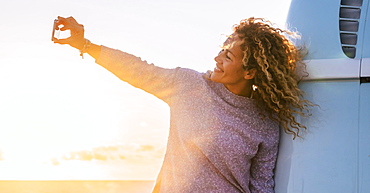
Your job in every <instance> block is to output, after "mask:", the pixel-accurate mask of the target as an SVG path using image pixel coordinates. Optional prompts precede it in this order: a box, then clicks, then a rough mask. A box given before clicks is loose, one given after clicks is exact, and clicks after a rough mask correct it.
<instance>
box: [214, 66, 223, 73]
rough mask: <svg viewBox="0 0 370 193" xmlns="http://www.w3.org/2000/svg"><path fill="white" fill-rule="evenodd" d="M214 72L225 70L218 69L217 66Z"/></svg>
mask: <svg viewBox="0 0 370 193" xmlns="http://www.w3.org/2000/svg"><path fill="white" fill-rule="evenodd" d="M214 72H223V70H221V69H220V68H219V67H217V66H216V67H215V68H214Z"/></svg>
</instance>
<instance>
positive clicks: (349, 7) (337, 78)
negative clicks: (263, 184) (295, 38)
mask: <svg viewBox="0 0 370 193" xmlns="http://www.w3.org/2000/svg"><path fill="white" fill-rule="evenodd" d="M369 12H370V9H369V0H292V2H291V7H290V11H289V14H288V19H287V23H288V24H289V25H290V26H294V27H295V28H296V30H297V31H299V32H300V33H301V36H302V38H301V42H298V44H302V43H304V44H305V45H306V47H308V49H309V54H308V55H307V57H306V61H307V69H308V72H309V74H310V76H309V78H307V79H306V80H305V81H303V82H302V83H301V87H302V89H303V90H304V91H306V93H307V98H308V99H309V100H311V101H312V102H314V103H316V104H318V105H320V108H316V109H314V110H313V111H312V114H313V116H312V117H310V118H300V119H301V121H302V122H303V123H304V124H305V125H307V127H308V129H307V132H306V133H305V134H304V135H303V139H296V140H292V137H291V135H287V134H284V133H282V135H281V143H280V149H279V157H278V162H277V167H276V175H275V181H276V186H275V191H276V193H369V192H370V13H369ZM290 29H291V28H290Z"/></svg>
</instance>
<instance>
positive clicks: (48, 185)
mask: <svg viewBox="0 0 370 193" xmlns="http://www.w3.org/2000/svg"><path fill="white" fill-rule="evenodd" d="M153 183H154V181H128V180H116V181H101V180H89V181H83V180H70V181H68V180H62V181H57V180H50V181H7V180H2V181H0V193H150V192H151V190H152V187H153Z"/></svg>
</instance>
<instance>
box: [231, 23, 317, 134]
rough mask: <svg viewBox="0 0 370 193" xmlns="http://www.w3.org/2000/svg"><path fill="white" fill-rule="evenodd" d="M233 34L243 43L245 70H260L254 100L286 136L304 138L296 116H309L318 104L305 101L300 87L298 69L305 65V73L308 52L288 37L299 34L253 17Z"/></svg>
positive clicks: (300, 77) (256, 79)
mask: <svg viewBox="0 0 370 193" xmlns="http://www.w3.org/2000/svg"><path fill="white" fill-rule="evenodd" d="M233 31H234V33H233V35H237V36H238V37H239V39H240V40H241V41H242V44H241V49H242V51H243V52H244V58H243V68H244V70H250V69H253V68H255V69H256V70H257V73H256V76H255V78H254V82H253V84H254V85H255V87H256V88H257V89H256V90H255V91H254V94H253V96H254V97H253V98H254V99H256V100H257V102H258V106H259V107H260V108H261V109H264V110H266V111H267V115H268V117H269V118H271V119H274V120H276V121H277V122H278V123H279V124H280V126H281V127H282V128H284V131H285V132H286V133H288V134H292V135H293V136H294V137H293V139H295V138H296V137H297V136H298V137H300V135H299V132H300V129H306V126H305V125H303V124H301V123H299V122H297V119H296V118H295V115H296V114H298V115H301V116H309V115H310V114H309V109H308V107H309V106H314V104H312V103H311V102H310V101H308V100H305V99H303V95H304V92H303V91H302V90H300V89H299V88H298V83H299V82H300V80H301V79H302V75H299V73H298V72H297V67H298V66H303V67H304V68H303V69H304V70H305V67H306V65H305V63H304V62H303V57H304V56H305V53H304V50H305V49H300V48H298V47H296V46H294V45H293V43H292V41H291V40H289V39H288V38H287V37H289V38H296V37H298V36H297V34H296V33H293V32H291V31H288V30H282V29H280V28H275V27H273V26H272V24H271V23H270V22H269V21H267V20H265V19H262V18H253V17H251V18H248V19H244V20H242V21H240V23H239V24H237V25H235V26H234V27H233Z"/></svg>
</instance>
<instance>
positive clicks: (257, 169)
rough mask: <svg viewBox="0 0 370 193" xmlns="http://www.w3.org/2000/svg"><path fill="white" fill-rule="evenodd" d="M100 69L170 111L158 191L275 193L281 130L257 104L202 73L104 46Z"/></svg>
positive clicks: (158, 179) (157, 186) (98, 60)
mask: <svg viewBox="0 0 370 193" xmlns="http://www.w3.org/2000/svg"><path fill="white" fill-rule="evenodd" d="M96 62H97V63H98V64H100V65H101V66H103V67H105V68H106V69H107V70H109V71H111V72H112V73H113V74H115V75H116V76H117V77H119V78H120V79H121V80H123V81H126V82H128V83H129V84H131V85H133V86H135V87H137V88H140V89H143V90H145V91H146V92H149V93H151V94H153V95H155V96H156V97H158V98H159V99H161V100H163V101H165V102H166V103H167V104H168V105H169V106H170V112H171V113H170V114H171V118H170V120H171V121H170V133H169V138H168V144H167V150H166V154H165V158H164V162H163V166H162V168H161V171H160V173H159V175H158V178H157V183H156V187H155V189H154V192H161V193H177V192H186V193H195V192H205V193H209V192H212V193H213V192H215V193H216V192H219V193H234V192H235V193H240V192H245V193H248V192H274V190H273V187H274V180H273V170H274V167H275V161H276V157H277V151H278V141H279V127H278V124H277V123H276V122H274V121H271V120H269V119H267V118H265V119H262V118H261V115H260V114H259V112H260V111H259V110H258V109H257V107H256V104H255V100H253V99H250V98H246V97H242V96H238V95H235V94H233V93H231V92H230V91H229V90H227V88H226V87H225V86H224V85H223V84H220V83H215V82H212V81H210V80H208V79H206V78H205V75H204V74H203V73H198V72H196V71H193V70H190V69H184V68H176V69H165V68H160V67H157V66H154V65H152V64H148V63H147V62H145V61H142V60H141V59H140V58H138V57H135V56H133V55H130V54H127V53H124V52H121V51H119V50H113V49H110V48H107V47H102V51H101V54H100V57H99V58H98V59H97V60H96Z"/></svg>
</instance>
